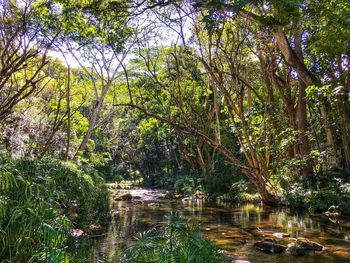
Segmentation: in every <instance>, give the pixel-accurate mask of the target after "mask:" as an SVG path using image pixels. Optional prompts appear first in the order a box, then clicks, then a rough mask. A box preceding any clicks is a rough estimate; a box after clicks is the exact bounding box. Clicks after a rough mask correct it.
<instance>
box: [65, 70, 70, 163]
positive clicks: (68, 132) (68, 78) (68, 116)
mask: <svg viewBox="0 0 350 263" xmlns="http://www.w3.org/2000/svg"><path fill="white" fill-rule="evenodd" d="M70 74H71V70H70V66H69V65H68V72H67V92H66V100H67V145H66V152H65V154H64V160H65V161H68V158H69V147H70V132H71V112H70Z"/></svg>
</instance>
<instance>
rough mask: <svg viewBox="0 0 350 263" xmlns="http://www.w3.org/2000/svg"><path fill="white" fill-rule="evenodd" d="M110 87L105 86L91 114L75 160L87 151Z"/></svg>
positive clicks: (108, 85)
mask: <svg viewBox="0 0 350 263" xmlns="http://www.w3.org/2000/svg"><path fill="white" fill-rule="evenodd" d="M109 87H110V83H108V84H107V85H105V86H104V87H103V88H102V93H101V96H100V97H99V98H98V100H97V103H96V106H95V107H94V108H93V110H92V114H91V116H90V119H89V127H88V130H87V132H86V134H85V136H84V138H83V140H82V142H81V143H80V145H79V148H78V150H77V151H76V153H75V155H74V159H75V158H77V157H78V156H79V155H80V154H82V153H83V152H84V150H85V147H86V144H87V142H88V141H89V139H90V137H91V134H92V132H93V131H94V129H95V126H96V123H97V120H98V114H99V112H100V110H101V108H102V106H103V101H104V99H105V97H106V95H107V91H108V89H109Z"/></svg>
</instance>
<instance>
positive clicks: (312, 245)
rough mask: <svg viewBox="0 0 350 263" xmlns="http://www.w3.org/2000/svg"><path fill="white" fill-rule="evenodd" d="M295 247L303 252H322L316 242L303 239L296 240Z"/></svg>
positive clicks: (321, 247) (321, 248)
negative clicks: (303, 250)
mask: <svg viewBox="0 0 350 263" xmlns="http://www.w3.org/2000/svg"><path fill="white" fill-rule="evenodd" d="M296 245H297V246H298V247H300V248H303V249H305V250H313V251H322V250H323V246H322V245H320V244H318V243H316V242H313V241H310V240H307V239H304V238H298V239H297V241H296Z"/></svg>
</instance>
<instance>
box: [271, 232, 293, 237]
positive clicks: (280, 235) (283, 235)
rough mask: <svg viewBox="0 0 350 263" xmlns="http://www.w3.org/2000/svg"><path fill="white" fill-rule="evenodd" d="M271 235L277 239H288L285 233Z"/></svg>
mask: <svg viewBox="0 0 350 263" xmlns="http://www.w3.org/2000/svg"><path fill="white" fill-rule="evenodd" d="M272 235H273V236H274V237H277V238H284V237H290V235H289V234H287V233H273V234H272Z"/></svg>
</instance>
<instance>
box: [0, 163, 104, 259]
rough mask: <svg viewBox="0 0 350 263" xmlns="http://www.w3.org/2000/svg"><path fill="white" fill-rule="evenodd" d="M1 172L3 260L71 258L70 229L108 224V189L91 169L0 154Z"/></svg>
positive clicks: (0, 221)
mask: <svg viewBox="0 0 350 263" xmlns="http://www.w3.org/2000/svg"><path fill="white" fill-rule="evenodd" d="M0 176H1V177H0V178H1V180H0V197H1V199H0V214H1V217H0V233H1V235H0V237H1V238H0V242H1V246H0V248H1V249H0V258H1V259H2V260H7V261H8V262H68V261H69V253H67V249H69V245H73V244H74V240H73V237H72V236H71V233H72V229H75V228H79V229H83V231H85V232H87V233H89V231H91V229H90V226H91V225H100V224H104V223H105V222H106V219H107V217H108V209H109V206H108V192H107V189H106V186H105V184H104V181H103V179H102V178H100V177H99V176H98V174H97V172H96V171H94V170H92V169H90V168H89V169H86V170H84V169H81V168H77V167H76V166H75V165H73V164H62V163H61V162H58V161H52V160H45V161H32V160H27V159H19V160H11V159H8V158H6V159H5V158H1V159H0ZM4 262H6V261H4Z"/></svg>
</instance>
